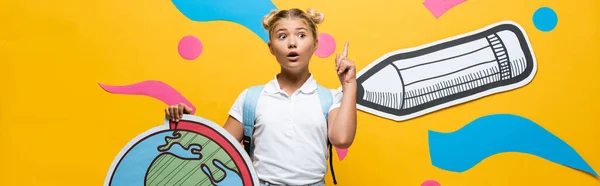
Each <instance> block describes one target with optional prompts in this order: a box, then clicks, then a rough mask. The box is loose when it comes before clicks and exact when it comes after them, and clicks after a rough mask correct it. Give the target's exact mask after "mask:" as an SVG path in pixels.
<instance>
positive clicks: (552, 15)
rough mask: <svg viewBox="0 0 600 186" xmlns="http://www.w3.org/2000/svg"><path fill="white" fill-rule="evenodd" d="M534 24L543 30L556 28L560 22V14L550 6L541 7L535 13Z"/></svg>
mask: <svg viewBox="0 0 600 186" xmlns="http://www.w3.org/2000/svg"><path fill="white" fill-rule="evenodd" d="M532 19H533V24H534V25H535V28H537V29H538V30H540V31H542V32H548V31H552V30H554V28H555V27H556V24H557V23H558V15H556V12H554V10H552V8H549V7H541V8H539V9H537V10H536V11H535V12H534V13H533V18H532Z"/></svg>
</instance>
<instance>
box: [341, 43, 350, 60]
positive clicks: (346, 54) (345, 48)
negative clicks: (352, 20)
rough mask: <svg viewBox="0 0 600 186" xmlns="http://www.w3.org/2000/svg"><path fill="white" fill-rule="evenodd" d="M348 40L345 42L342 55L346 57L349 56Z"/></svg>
mask: <svg viewBox="0 0 600 186" xmlns="http://www.w3.org/2000/svg"><path fill="white" fill-rule="evenodd" d="M348 42H349V41H348V40H346V44H344V52H343V53H342V56H344V57H348Z"/></svg>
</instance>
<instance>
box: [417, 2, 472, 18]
mask: <svg viewBox="0 0 600 186" xmlns="http://www.w3.org/2000/svg"><path fill="white" fill-rule="evenodd" d="M465 1H466V0H425V2H423V5H424V6H425V7H426V8H427V10H429V12H431V14H433V16H434V17H435V18H436V19H437V18H440V16H442V14H444V13H446V12H447V11H448V10H450V9H452V8H454V7H455V6H456V5H459V4H461V3H463V2H465Z"/></svg>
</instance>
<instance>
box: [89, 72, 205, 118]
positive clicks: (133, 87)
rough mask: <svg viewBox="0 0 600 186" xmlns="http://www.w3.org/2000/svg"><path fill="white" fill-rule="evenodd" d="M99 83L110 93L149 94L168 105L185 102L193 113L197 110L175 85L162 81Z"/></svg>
mask: <svg viewBox="0 0 600 186" xmlns="http://www.w3.org/2000/svg"><path fill="white" fill-rule="evenodd" d="M98 85H100V87H102V89H104V90H106V91H107V92H110V93H114V94H126V95H143V96H148V97H152V98H155V99H158V100H160V101H162V102H163V103H165V104H167V105H175V104H179V103H185V104H186V105H187V106H188V107H190V108H192V114H193V113H194V112H196V107H194V105H192V103H191V102H190V101H188V100H187V99H186V98H185V97H184V96H183V95H181V93H179V92H178V91H177V90H175V89H174V88H173V87H171V86H170V85H168V84H166V83H164V82H162V81H156V80H146V81H142V82H138V83H134V84H130V85H122V86H112V85H106V84H102V83H98Z"/></svg>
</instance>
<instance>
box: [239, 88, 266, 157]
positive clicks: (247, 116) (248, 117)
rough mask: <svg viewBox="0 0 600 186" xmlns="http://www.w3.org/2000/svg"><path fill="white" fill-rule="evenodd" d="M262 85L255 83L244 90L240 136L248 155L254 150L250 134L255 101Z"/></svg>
mask: <svg viewBox="0 0 600 186" xmlns="http://www.w3.org/2000/svg"><path fill="white" fill-rule="evenodd" d="M263 87H264V85H257V86H252V87H250V88H248V91H246V97H245V98H244V106H243V109H242V113H243V114H242V117H243V119H242V126H243V127H244V137H243V138H242V142H243V144H244V149H245V150H246V152H247V153H248V155H249V156H252V152H253V151H254V141H253V139H252V134H253V133H254V121H255V114H256V103H258V98H259V97H260V94H261V93H262V90H263Z"/></svg>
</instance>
